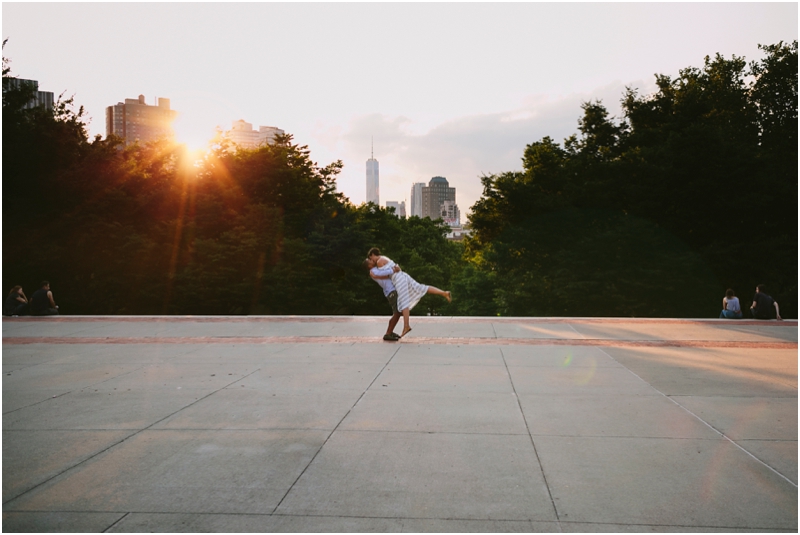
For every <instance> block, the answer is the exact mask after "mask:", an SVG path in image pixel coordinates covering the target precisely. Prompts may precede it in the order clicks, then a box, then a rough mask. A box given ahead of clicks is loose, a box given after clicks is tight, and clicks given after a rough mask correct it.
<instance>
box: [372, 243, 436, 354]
mask: <svg viewBox="0 0 800 535" xmlns="http://www.w3.org/2000/svg"><path fill="white" fill-rule="evenodd" d="M364 267H366V268H367V269H369V276H370V277H372V279H373V280H374V281H375V282H377V283H378V284H379V285H380V286H381V288H383V295H385V296H386V299H387V300H388V301H389V305H390V306H391V307H392V317H391V319H389V327H388V328H387V329H386V334H385V335H384V336H383V339H384V340H386V341H389V342H396V341H397V340H399V339H400V338H402V337H403V336H405V335H407V334H408V333H409V331H411V325H410V324H409V313H410V312H411V309H412V308H414V306H415V305H416V304H417V303H419V300H420V299H422V297H423V296H424V295H425V294H435V295H441V296H442V297H444V298H445V299H447V302H448V303H449V302H450V301H451V298H450V292H447V291H443V290H440V289H439V288H436V287H434V286H428V285H425V284H420V283H418V282H417V281H415V280H414V279H413V278H411V276H410V275H409V274H408V273H405V272H404V271H403V270H402V269H400V266H398V265H397V264H396V263H394V262H393V261H392V259H391V258H388V257H386V256H382V255H381V252H380V250H379V249H378V248H377V247H373V248H372V249H370V250H369V253H367V259H366V260H364ZM401 315H402V316H403V334H401V335H397V334H395V332H394V328H395V326H396V325H397V322H398V321H400V316H401Z"/></svg>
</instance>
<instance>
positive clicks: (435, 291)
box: [428, 286, 453, 303]
mask: <svg viewBox="0 0 800 535" xmlns="http://www.w3.org/2000/svg"><path fill="white" fill-rule="evenodd" d="M428 293H429V294H434V295H441V296H442V297H444V298H445V299H447V302H448V303H450V302H451V301H452V300H453V299H452V298H451V297H450V292H449V291H444V290H440V289H439V288H437V287H436V286H428Z"/></svg>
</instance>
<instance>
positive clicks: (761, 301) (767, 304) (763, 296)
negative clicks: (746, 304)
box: [750, 284, 781, 320]
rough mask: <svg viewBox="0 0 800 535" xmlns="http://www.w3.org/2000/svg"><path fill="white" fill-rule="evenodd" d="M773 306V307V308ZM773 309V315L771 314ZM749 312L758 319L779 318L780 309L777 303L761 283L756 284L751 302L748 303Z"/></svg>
mask: <svg viewBox="0 0 800 535" xmlns="http://www.w3.org/2000/svg"><path fill="white" fill-rule="evenodd" d="M773 307H774V308H773ZM773 310H774V314H775V315H774V316H773V315H772V314H773ZM750 313H751V314H752V315H753V318H755V319H758V320H768V319H772V318H773V317H774V318H775V319H781V309H780V307H779V306H778V303H777V302H776V301H775V300H774V299H773V298H772V297H770V296H769V294H767V292H766V287H765V286H764V285H763V284H759V285H758V286H756V294H755V295H754V296H753V304H752V305H750Z"/></svg>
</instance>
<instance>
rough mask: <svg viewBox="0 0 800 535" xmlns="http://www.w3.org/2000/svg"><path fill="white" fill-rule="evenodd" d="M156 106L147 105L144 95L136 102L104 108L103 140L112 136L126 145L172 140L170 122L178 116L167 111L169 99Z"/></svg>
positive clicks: (168, 109) (130, 101)
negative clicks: (104, 131)
mask: <svg viewBox="0 0 800 535" xmlns="http://www.w3.org/2000/svg"><path fill="white" fill-rule="evenodd" d="M157 101H158V104H156V105H152V106H151V105H149V104H146V103H145V101H144V95H139V98H138V99H137V98H126V99H125V102H119V103H117V104H116V105H114V106H109V107H107V108H106V137H108V136H110V135H111V134H114V135H116V136H119V137H121V138H122V139H123V140H124V141H125V144H126V145H128V144H129V143H133V142H134V141H137V140H138V141H141V142H143V143H146V142H148V141H155V140H156V139H160V138H163V137H166V138H172V137H173V136H174V132H173V130H172V122H173V121H174V120H175V118H176V117H177V116H178V112H177V111H175V110H171V109H170V108H169V99H168V98H159V99H157Z"/></svg>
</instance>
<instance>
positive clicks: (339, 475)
mask: <svg viewBox="0 0 800 535" xmlns="http://www.w3.org/2000/svg"><path fill="white" fill-rule="evenodd" d="M276 512H277V513H282V514H293V515H332V514H339V515H343V516H356V517H370V516H377V517H389V518H394V517H410V518H442V519H447V518H459V519H475V520H494V519H505V520H555V511H554V510H553V503H552V501H551V499H550V496H549V493H548V491H547V486H546V485H545V483H544V479H543V477H542V473H541V471H540V470H539V467H538V462H537V460H536V456H535V454H534V452H533V450H532V449H531V447H530V438H529V437H527V436H515V435H470V434H451V433H399V432H388V433H385V432H375V431H338V432H336V433H335V434H334V435H333V436H332V437H331V439H330V440H329V441H328V442H327V443H326V444H325V448H324V449H323V450H322V451H321V452H320V455H319V456H318V457H317V458H316V459H314V462H313V463H312V464H311V465H310V466H309V468H308V470H306V471H305V472H304V473H303V475H302V476H301V477H300V479H299V480H298V482H297V483H296V484H295V485H294V487H293V488H292V490H291V491H290V492H289V494H288V495H287V497H286V499H285V500H284V501H283V502H282V503H281V504H280V506H279V507H278V508H277V510H276Z"/></svg>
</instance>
